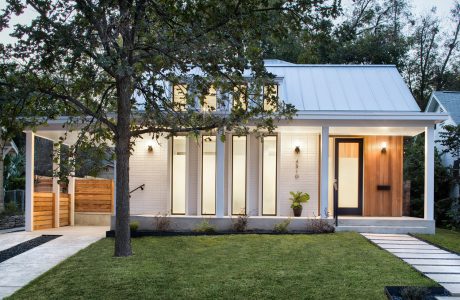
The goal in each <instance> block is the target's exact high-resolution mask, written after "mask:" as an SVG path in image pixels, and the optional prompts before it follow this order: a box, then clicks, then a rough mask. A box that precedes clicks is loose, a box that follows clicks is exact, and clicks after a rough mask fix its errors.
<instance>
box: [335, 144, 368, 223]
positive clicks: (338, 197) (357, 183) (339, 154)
mask: <svg viewBox="0 0 460 300" xmlns="http://www.w3.org/2000/svg"><path fill="white" fill-rule="evenodd" d="M334 178H335V182H334V212H335V213H336V215H337V214H338V215H355V216H361V215H362V213H363V140H362V139H356V138H349V139H348V138H337V139H335V177H334Z"/></svg>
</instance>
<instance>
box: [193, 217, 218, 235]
mask: <svg viewBox="0 0 460 300" xmlns="http://www.w3.org/2000/svg"><path fill="white" fill-rule="evenodd" d="M193 231H194V232H200V233H213V232H216V228H215V227H214V226H213V225H211V224H210V223H209V220H208V219H203V221H201V222H200V223H199V224H198V225H197V226H196V227H195V229H193Z"/></svg>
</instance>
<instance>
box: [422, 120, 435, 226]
mask: <svg viewBox="0 0 460 300" xmlns="http://www.w3.org/2000/svg"><path fill="white" fill-rule="evenodd" d="M424 212H425V220H434V127H433V126H430V127H425V209H424Z"/></svg>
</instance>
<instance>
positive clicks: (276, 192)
mask: <svg viewBox="0 0 460 300" xmlns="http://www.w3.org/2000/svg"><path fill="white" fill-rule="evenodd" d="M266 137H275V149H276V156H275V163H276V168H275V170H276V174H275V213H274V214H264V150H265V144H264V143H265V140H264V141H263V142H262V166H261V167H262V183H261V187H262V191H261V199H262V203H261V208H262V209H261V215H262V216H277V215H278V135H276V134H271V135H267V136H265V137H264V139H265V138H266Z"/></svg>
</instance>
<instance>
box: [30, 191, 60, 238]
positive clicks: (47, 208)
mask: <svg viewBox="0 0 460 300" xmlns="http://www.w3.org/2000/svg"><path fill="white" fill-rule="evenodd" d="M54 206H55V205H54V194H53V193H34V217H33V220H34V222H33V225H34V230H37V229H49V228H53V227H54V223H55V222H54Z"/></svg>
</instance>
